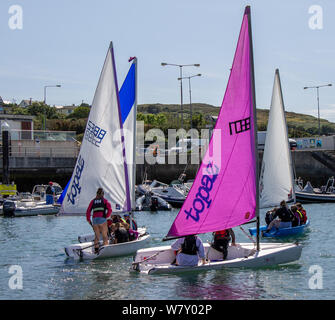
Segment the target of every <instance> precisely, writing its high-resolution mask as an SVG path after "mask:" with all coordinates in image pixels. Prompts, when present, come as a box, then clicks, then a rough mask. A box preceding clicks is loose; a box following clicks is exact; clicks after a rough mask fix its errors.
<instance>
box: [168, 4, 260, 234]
mask: <svg viewBox="0 0 335 320" xmlns="http://www.w3.org/2000/svg"><path fill="white" fill-rule="evenodd" d="M249 15H250V9H249V7H247V8H246V10H245V14H244V17H243V21H242V26H241V30H240V35H239V39H238V43H237V48H236V51H235V56H234V60H233V66H232V69H231V72H230V76H229V80H228V84H227V89H226V92H225V95H224V99H223V102H222V106H221V110H220V113H219V116H218V119H217V122H216V125H215V129H214V130H213V135H212V138H211V140H210V143H209V146H208V150H207V152H206V154H205V156H204V157H203V161H202V163H201V166H200V168H199V171H198V173H197V175H196V178H195V180H194V182H193V185H192V188H191V190H190V191H189V193H188V196H187V198H186V200H185V202H184V204H183V206H182V208H181V210H180V212H179V213H178V215H177V217H176V219H175V221H174V223H173V224H172V226H171V228H170V231H169V232H168V234H167V238H171V237H179V236H185V235H188V234H199V233H206V232H213V231H217V230H222V229H227V228H232V227H235V226H238V225H241V224H244V223H246V222H248V221H250V220H251V219H253V218H254V217H255V216H256V208H257V199H256V194H257V183H256V181H257V176H256V172H257V169H256V154H255V150H256V149H255V121H254V119H255V114H254V113H255V106H254V101H255V100H254V96H253V95H254V92H253V85H252V81H253V75H252V72H253V70H252V69H253V68H252V61H251V58H252V55H251V53H252V52H251V51H252V50H251V42H250V41H251V39H250V32H249V31H250V30H249Z"/></svg>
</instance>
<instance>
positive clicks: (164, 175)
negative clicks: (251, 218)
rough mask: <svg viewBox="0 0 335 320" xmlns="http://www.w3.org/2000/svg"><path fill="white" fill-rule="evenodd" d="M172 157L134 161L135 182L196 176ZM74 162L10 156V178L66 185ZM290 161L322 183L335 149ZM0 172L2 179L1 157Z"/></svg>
mask: <svg viewBox="0 0 335 320" xmlns="http://www.w3.org/2000/svg"><path fill="white" fill-rule="evenodd" d="M262 156H263V151H259V160H260V161H259V163H261V160H262ZM139 160H143V158H141V159H139ZM173 160H174V159H173V158H172V159H171V158H170V159H169V158H167V157H166V158H165V163H155V164H149V163H147V162H145V163H143V162H144V161H137V163H142V164H137V166H136V184H139V183H142V181H143V179H145V178H146V179H148V180H154V179H156V180H159V181H162V182H165V183H170V182H171V181H172V180H176V179H178V177H179V176H180V174H182V173H185V174H186V179H194V178H195V175H196V172H197V170H198V167H199V164H197V163H195V164H192V163H191V157H190V156H188V158H187V159H184V161H180V160H181V159H179V158H178V157H176V158H175V161H173ZM185 160H186V161H185ZM159 162H164V158H160V159H159ZM171 162H172V164H171ZM173 162H174V163H173ZM75 163H76V158H74V157H72V158H71V157H10V161H9V168H10V180H11V181H15V183H16V185H17V186H18V190H19V191H30V190H32V187H33V186H34V185H35V184H41V183H48V181H50V180H51V181H56V182H58V183H59V184H60V185H61V186H62V187H65V185H66V184H67V182H68V181H69V179H70V178H71V175H72V172H73V169H74V166H75ZM292 163H293V167H294V170H295V176H296V177H301V178H302V179H303V180H304V182H306V181H310V182H311V183H312V185H313V186H320V185H324V184H325V183H326V182H327V179H328V178H329V177H330V176H335V152H334V151H331V150H320V149H317V150H308V151H305V150H303V151H302V150H295V151H292ZM0 173H1V181H2V159H0ZM274 183H275V181H274Z"/></svg>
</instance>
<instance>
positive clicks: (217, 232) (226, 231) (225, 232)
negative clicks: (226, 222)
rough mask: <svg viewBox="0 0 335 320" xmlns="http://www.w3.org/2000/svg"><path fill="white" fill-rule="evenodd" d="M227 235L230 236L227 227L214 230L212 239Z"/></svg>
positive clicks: (223, 237)
mask: <svg viewBox="0 0 335 320" xmlns="http://www.w3.org/2000/svg"><path fill="white" fill-rule="evenodd" d="M229 237H230V234H229V232H228V230H227V229H226V230H221V231H216V232H215V234H214V240H221V239H228V238H229Z"/></svg>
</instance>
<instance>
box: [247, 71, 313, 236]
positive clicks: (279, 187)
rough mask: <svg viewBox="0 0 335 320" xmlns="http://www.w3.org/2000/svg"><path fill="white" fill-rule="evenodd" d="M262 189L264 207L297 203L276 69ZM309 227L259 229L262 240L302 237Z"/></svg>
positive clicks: (306, 225)
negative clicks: (282, 203)
mask: <svg viewBox="0 0 335 320" xmlns="http://www.w3.org/2000/svg"><path fill="white" fill-rule="evenodd" d="M259 189H260V207H261V208H269V207H278V206H279V203H280V202H281V201H282V200H285V201H286V203H290V202H295V201H296V197H295V188H294V175H293V167H292V158H291V150H290V146H289V139H288V133H287V124H286V118H285V107H284V99H283V93H282V89H281V82H280V75H279V70H278V69H276V72H275V78H274V83H273V90H272V100H271V107H270V112H269V120H268V127H267V133H266V140H265V147H264V155H263V161H262V169H261V174H260V183H259ZM308 225H309V222H308V223H306V224H305V225H301V226H297V227H290V228H283V229H278V230H276V228H273V230H270V232H265V233H264V231H266V229H267V226H261V227H260V230H261V231H262V232H263V233H262V236H263V237H282V236H292V235H296V234H301V233H302V232H303V231H304V230H305V228H306V227H308ZM249 232H250V234H251V235H253V236H254V235H255V234H256V232H257V230H256V228H249Z"/></svg>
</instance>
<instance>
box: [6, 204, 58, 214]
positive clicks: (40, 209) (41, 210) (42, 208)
mask: <svg viewBox="0 0 335 320" xmlns="http://www.w3.org/2000/svg"><path fill="white" fill-rule="evenodd" d="M59 209H60V207H59V206H57V205H53V204H46V203H45V201H31V200H20V201H13V200H6V201H4V203H3V215H4V216H5V217H26V216H40V215H56V214H57V213H58V211H59Z"/></svg>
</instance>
